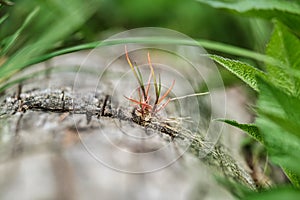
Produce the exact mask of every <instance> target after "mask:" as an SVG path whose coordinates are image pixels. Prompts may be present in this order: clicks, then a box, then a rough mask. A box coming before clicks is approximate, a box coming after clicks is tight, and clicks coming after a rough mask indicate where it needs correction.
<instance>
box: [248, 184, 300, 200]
mask: <svg viewBox="0 0 300 200" xmlns="http://www.w3.org/2000/svg"><path fill="white" fill-rule="evenodd" d="M299 196H300V191H299V190H296V189H294V188H291V187H283V188H273V189H270V190H266V191H263V192H259V193H252V194H251V193H249V194H247V196H246V197H245V198H244V199H245V200H282V199H289V200H297V199H299Z"/></svg>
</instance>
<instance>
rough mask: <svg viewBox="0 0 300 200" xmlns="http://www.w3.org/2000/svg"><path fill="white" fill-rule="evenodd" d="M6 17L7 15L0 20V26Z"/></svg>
mask: <svg viewBox="0 0 300 200" xmlns="http://www.w3.org/2000/svg"><path fill="white" fill-rule="evenodd" d="M7 17H8V14H6V15H4V16H3V17H1V18H0V25H1V24H2V23H3V22H4V21H5V20H6V19H7Z"/></svg>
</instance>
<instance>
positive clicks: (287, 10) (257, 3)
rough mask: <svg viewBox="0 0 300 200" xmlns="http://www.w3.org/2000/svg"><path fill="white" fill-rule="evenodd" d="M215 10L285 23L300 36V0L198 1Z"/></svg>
mask: <svg viewBox="0 0 300 200" xmlns="http://www.w3.org/2000/svg"><path fill="white" fill-rule="evenodd" d="M197 1H199V2H201V3H204V4H208V5H210V6H212V7H214V8H220V9H226V10H230V11H233V12H237V13H239V14H244V15H246V16H254V17H262V18H265V19H273V18H276V19H277V20H279V21H281V22H283V23H284V24H286V25H288V26H289V27H290V28H293V30H294V31H295V32H296V33H297V34H300V2H299V1H298V0H290V1H286V0H272V1H270V0H229V1H228V0H197Z"/></svg>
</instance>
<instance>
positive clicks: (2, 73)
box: [0, 37, 300, 88]
mask: <svg viewBox="0 0 300 200" xmlns="http://www.w3.org/2000/svg"><path fill="white" fill-rule="evenodd" d="M129 43H131V44H135V43H136V44H139V43H149V44H177V45H187V46H199V45H202V46H203V47H205V48H207V49H212V50H217V51H222V52H225V53H229V54H232V55H238V56H243V57H247V58H251V59H254V60H257V61H262V62H265V63H269V64H273V65H277V66H281V63H280V61H278V60H276V59H274V58H273V57H270V56H266V55H263V54H260V53H257V52H253V51H250V50H247V49H242V48H239V47H235V46H231V45H227V44H222V43H218V42H213V41H208V40H198V41H197V43H195V42H193V41H190V40H181V39H170V38H165V37H151V38H148V37H139V38H122V39H114V40H105V41H97V42H91V43H86V44H82V45H78V46H74V47H69V48H65V49H61V50H58V51H55V52H52V53H48V54H44V55H41V56H36V57H33V58H32V59H29V60H27V61H24V62H22V63H18V64H16V65H14V73H17V72H18V71H20V70H22V69H25V68H27V67H29V66H31V65H34V64H37V63H40V62H43V61H46V60H48V59H50V58H53V57H56V56H60V55H64V54H67V53H72V52H76V51H80V50H87V49H93V48H97V47H104V46H113V45H120V44H129ZM7 67H9V65H6V63H5V64H3V65H2V67H1V68H0V83H3V82H4V81H5V80H7V79H8V78H9V77H11V76H13V75H14V73H11V70H9V69H5V68H7ZM297 75H298V74H297ZM299 75H300V74H299ZM0 88H1V87H0Z"/></svg>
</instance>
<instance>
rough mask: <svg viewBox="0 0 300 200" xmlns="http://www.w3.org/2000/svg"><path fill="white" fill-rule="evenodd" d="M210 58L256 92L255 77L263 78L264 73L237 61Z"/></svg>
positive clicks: (219, 57)
mask: <svg viewBox="0 0 300 200" xmlns="http://www.w3.org/2000/svg"><path fill="white" fill-rule="evenodd" d="M211 58H212V59H214V60H215V61H216V62H217V63H219V64H220V65H222V66H223V67H225V68H226V69H228V70H229V71H230V72H232V73H233V74H235V75H236V76H237V77H239V78H240V79H242V80H243V81H244V82H245V83H247V84H248V85H249V86H250V87H251V88H253V89H254V90H256V91H257V90H258V88H257V81H256V76H257V75H260V76H264V73H263V72H262V71H260V70H258V69H256V68H254V67H252V66H250V65H248V64H246V63H243V62H240V61H237V60H231V59H227V58H223V57H221V56H216V55H213V56H211Z"/></svg>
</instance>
